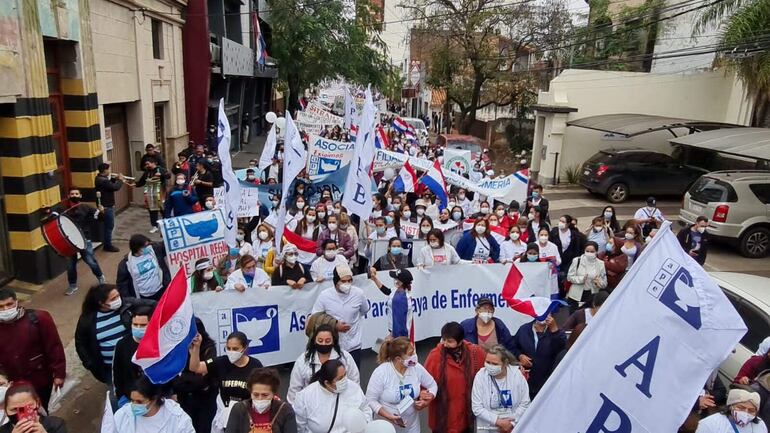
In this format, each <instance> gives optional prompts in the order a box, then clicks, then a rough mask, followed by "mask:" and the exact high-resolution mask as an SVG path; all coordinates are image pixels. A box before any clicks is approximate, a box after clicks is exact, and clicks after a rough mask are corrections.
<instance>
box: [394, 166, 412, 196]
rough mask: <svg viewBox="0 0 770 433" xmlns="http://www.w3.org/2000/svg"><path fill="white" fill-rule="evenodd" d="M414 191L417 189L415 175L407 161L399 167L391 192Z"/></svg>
mask: <svg viewBox="0 0 770 433" xmlns="http://www.w3.org/2000/svg"><path fill="white" fill-rule="evenodd" d="M415 189H417V173H416V172H415V171H414V168H412V165H411V164H409V161H408V160H407V161H406V162H404V166H403V167H401V171H399V172H398V176H396V178H395V179H394V180H393V191H394V192H414V190H415Z"/></svg>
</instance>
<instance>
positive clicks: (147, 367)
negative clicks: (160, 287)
mask: <svg viewBox="0 0 770 433" xmlns="http://www.w3.org/2000/svg"><path fill="white" fill-rule="evenodd" d="M197 333H198V330H197V328H196V327H195V321H194V320H193V307H192V301H191V300H190V294H189V291H188V290H187V278H186V276H185V271H184V267H182V268H180V269H179V271H178V272H177V273H176V275H175V276H174V278H173V279H172V280H171V283H170V284H169V285H168V288H167V289H166V292H165V293H163V296H162V297H161V298H160V301H158V305H157V307H156V308H155V312H154V313H153V315H152V318H151V319H150V323H149V324H147V331H145V334H144V337H142V340H141V341H140V342H139V347H137V349H136V353H134V357H133V359H132V361H133V363H134V364H136V365H138V366H139V367H142V370H144V374H146V375H147V377H148V378H149V379H150V381H151V382H152V383H155V384H162V383H167V382H169V381H170V380H171V379H173V378H175V377H176V376H177V375H178V374H179V373H181V372H182V370H184V368H185V366H186V365H187V354H188V349H189V347H190V343H192V340H193V338H195V335H196V334H197Z"/></svg>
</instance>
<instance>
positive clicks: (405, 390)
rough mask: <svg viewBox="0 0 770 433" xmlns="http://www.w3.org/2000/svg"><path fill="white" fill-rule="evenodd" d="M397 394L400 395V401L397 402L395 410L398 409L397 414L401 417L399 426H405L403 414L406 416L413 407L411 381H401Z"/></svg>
mask: <svg viewBox="0 0 770 433" xmlns="http://www.w3.org/2000/svg"><path fill="white" fill-rule="evenodd" d="M398 394H399V397H401V401H399V402H398V406H396V410H397V411H398V415H399V417H400V418H401V424H402V425H401V427H406V425H405V424H404V420H403V418H404V416H406V414H407V413H409V411H410V410H413V409H414V397H415V395H414V388H413V387H412V384H411V383H403V382H401V383H400V384H399V386H398Z"/></svg>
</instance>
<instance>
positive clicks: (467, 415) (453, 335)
mask: <svg viewBox="0 0 770 433" xmlns="http://www.w3.org/2000/svg"><path fill="white" fill-rule="evenodd" d="M464 338H465V333H464V331H463V327H462V326H461V325H460V324H459V323H457V322H449V323H447V324H445V325H444V326H443V327H442V328H441V341H440V342H439V343H438V345H437V346H436V347H435V348H433V349H432V350H431V351H430V353H429V354H428V357H427V358H426V359H425V369H426V370H428V373H430V375H431V376H433V379H434V380H435V381H436V383H437V384H438V394H436V399H435V400H434V401H433V402H432V404H431V405H430V406H429V412H428V425H429V427H430V429H431V431H434V432H444V433H463V432H467V431H470V429H472V428H473V425H474V417H473V412H472V411H471V408H470V401H471V388H472V387H473V378H474V377H475V376H476V373H478V372H479V370H481V369H482V368H484V358H485V354H484V349H482V348H481V347H479V346H477V345H475V344H473V343H470V342H469V341H467V340H465V339H464Z"/></svg>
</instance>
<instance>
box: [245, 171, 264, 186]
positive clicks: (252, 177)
mask: <svg viewBox="0 0 770 433" xmlns="http://www.w3.org/2000/svg"><path fill="white" fill-rule="evenodd" d="M245 182H246V183H250V184H252V185H259V184H260V182H259V179H258V178H257V173H256V172H255V171H254V169H253V168H249V169H246V179H245Z"/></svg>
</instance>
